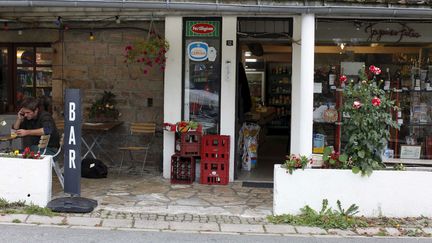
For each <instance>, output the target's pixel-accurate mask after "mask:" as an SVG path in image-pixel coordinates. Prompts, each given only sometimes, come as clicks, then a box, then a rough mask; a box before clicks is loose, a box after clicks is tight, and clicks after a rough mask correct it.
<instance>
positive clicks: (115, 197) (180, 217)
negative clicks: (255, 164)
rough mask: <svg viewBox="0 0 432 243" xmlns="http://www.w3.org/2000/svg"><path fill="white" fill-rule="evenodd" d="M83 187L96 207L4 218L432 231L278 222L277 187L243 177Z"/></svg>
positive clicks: (120, 225)
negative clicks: (247, 183)
mask: <svg viewBox="0 0 432 243" xmlns="http://www.w3.org/2000/svg"><path fill="white" fill-rule="evenodd" d="M53 183H54V184H53V188H54V190H55V193H54V196H53V197H54V198H55V197H61V196H63V192H62V191H61V188H60V187H59V185H58V183H56V181H53ZM81 190H82V191H81V196H83V197H87V198H92V199H96V200H98V203H99V205H98V207H97V208H96V209H95V210H94V211H93V212H91V213H88V214H59V216H54V217H48V216H38V215H24V214H4V215H0V224H25V225H40V226H47V225H49V226H55V227H66V228H91V229H104V230H134V231H159V232H162V231H163V232H195V233H218V234H254V235H255V234H259V235H280V236H284V235H304V236H311V235H312V236H327V237H358V236H391V237H404V236H411V237H424V236H426V237H430V236H431V234H432V219H423V221H422V222H421V223H420V222H418V221H415V220H413V221H412V222H411V221H407V222H408V223H407V224H406V225H402V226H400V227H398V228H387V227H372V228H362V229H356V230H339V229H332V230H324V229H321V228H316V227H303V226H291V225H274V224H271V223H269V222H268V221H267V219H266V216H268V215H271V214H272V203H273V192H272V189H268V188H251V187H243V186H242V183H241V182H234V183H230V184H229V185H227V186H220V185H201V184H197V183H194V184H192V185H172V184H170V182H169V180H165V179H163V178H161V177H160V176H155V175H145V176H143V177H141V176H122V177H116V176H113V177H110V178H107V179H97V180H91V179H82V180H81ZM424 220H426V221H427V222H424ZM425 226H426V227H425Z"/></svg>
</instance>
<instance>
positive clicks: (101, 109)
mask: <svg viewBox="0 0 432 243" xmlns="http://www.w3.org/2000/svg"><path fill="white" fill-rule="evenodd" d="M116 104H117V101H116V100H115V94H113V93H112V92H111V91H104V93H103V95H102V97H101V98H99V99H97V100H96V101H95V102H94V103H93V104H92V105H91V107H90V108H89V115H88V116H89V121H91V122H110V121H116V120H117V119H118V117H119V116H120V112H119V111H118V110H117V108H116Z"/></svg>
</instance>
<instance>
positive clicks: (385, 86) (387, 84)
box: [384, 68, 391, 90]
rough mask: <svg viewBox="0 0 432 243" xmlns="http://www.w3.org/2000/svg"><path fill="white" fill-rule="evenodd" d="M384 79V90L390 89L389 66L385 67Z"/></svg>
mask: <svg viewBox="0 0 432 243" xmlns="http://www.w3.org/2000/svg"><path fill="white" fill-rule="evenodd" d="M386 74H387V75H386V76H387V77H386V80H385V81H384V90H389V89H390V80H391V79H390V68H386Z"/></svg>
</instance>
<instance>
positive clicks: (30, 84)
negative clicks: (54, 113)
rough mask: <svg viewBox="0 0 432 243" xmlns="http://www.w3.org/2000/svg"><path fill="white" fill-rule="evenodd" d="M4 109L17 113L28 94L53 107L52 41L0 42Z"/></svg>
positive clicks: (48, 106)
mask: <svg viewBox="0 0 432 243" xmlns="http://www.w3.org/2000/svg"><path fill="white" fill-rule="evenodd" d="M0 50H1V53H2V56H1V60H0V94H1V102H2V104H1V107H0V112H1V113H6V112H14V111H16V109H17V107H19V105H20V102H21V101H22V100H23V98H25V97H27V96H32V97H37V98H39V99H40V100H41V102H42V105H43V108H44V109H46V110H51V97H52V48H51V47H50V46H49V44H4V45H0Z"/></svg>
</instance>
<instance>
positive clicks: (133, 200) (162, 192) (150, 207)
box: [53, 174, 273, 218]
mask: <svg viewBox="0 0 432 243" xmlns="http://www.w3.org/2000/svg"><path fill="white" fill-rule="evenodd" d="M53 184H54V186H53V187H54V194H53V197H54V198H57V197H62V196H64V195H63V192H62V190H61V188H60V186H59V185H57V183H56V181H53ZM81 196H82V197H86V198H91V199H95V200H97V201H98V203H99V205H98V207H97V208H96V211H98V210H104V211H108V212H122V213H132V214H139V213H147V214H171V215H177V214H193V215H220V216H239V217H244V218H265V217H266V216H267V215H271V214H272V208H273V189H271V188H252V187H242V183H241V182H234V183H229V185H203V184H198V183H196V182H194V183H193V184H171V183H170V181H169V180H166V179H163V178H162V177H161V176H158V175H157V176H156V175H148V174H147V175H144V176H120V177H117V176H113V177H109V178H107V179H84V178H83V179H82V180H81Z"/></svg>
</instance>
